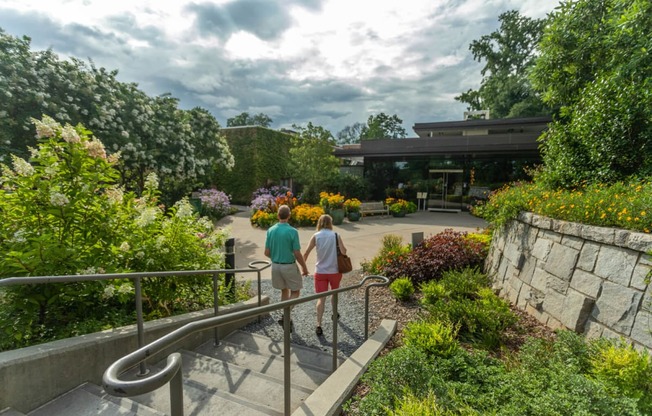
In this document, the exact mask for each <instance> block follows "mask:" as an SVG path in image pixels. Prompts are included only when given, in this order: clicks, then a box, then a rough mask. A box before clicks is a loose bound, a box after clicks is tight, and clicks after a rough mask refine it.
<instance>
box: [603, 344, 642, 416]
mask: <svg viewBox="0 0 652 416" xmlns="http://www.w3.org/2000/svg"><path fill="white" fill-rule="evenodd" d="M591 374H593V376H594V377H595V378H596V379H597V380H600V381H601V382H603V383H604V384H605V385H606V386H608V389H610V391H611V392H612V393H613V394H614V395H616V396H619V395H624V396H627V397H632V398H634V399H638V408H639V410H640V411H641V413H643V414H652V362H651V360H650V356H649V354H648V353H647V351H643V352H639V351H636V350H635V349H634V347H633V346H632V345H631V344H627V343H625V342H624V341H621V342H619V343H618V342H615V341H613V342H604V343H600V344H599V345H598V346H597V348H596V350H595V352H594V354H592V356H591Z"/></svg>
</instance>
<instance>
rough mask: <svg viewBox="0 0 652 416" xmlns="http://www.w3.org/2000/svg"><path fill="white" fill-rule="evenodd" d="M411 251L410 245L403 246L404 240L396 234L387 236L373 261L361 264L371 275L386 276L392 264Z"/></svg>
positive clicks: (384, 237)
mask: <svg viewBox="0 0 652 416" xmlns="http://www.w3.org/2000/svg"><path fill="white" fill-rule="evenodd" d="M410 251H411V247H410V246H409V245H407V244H406V245H404V244H403V238H402V237H401V236H399V235H396V234H386V235H384V236H383V239H382V246H381V248H380V251H379V253H378V255H376V256H375V257H374V258H373V259H371V261H369V262H367V261H363V262H362V263H361V266H362V270H363V271H365V272H366V273H369V274H380V275H383V276H384V275H385V270H386V269H387V267H388V266H389V265H391V264H394V263H398V262H400V261H402V259H403V258H404V257H405V256H407V254H408V253H409V252H410Z"/></svg>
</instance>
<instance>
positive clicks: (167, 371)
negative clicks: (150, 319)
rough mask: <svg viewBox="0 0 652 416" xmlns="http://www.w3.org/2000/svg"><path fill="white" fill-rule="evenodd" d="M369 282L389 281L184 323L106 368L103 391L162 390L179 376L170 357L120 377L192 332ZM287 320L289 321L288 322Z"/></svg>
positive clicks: (174, 396)
mask: <svg viewBox="0 0 652 416" xmlns="http://www.w3.org/2000/svg"><path fill="white" fill-rule="evenodd" d="M370 279H373V280H380V282H376V283H372V284H370V286H371V285H374V286H386V285H388V284H389V279H388V278H387V277H385V276H378V275H371V276H366V277H365V278H364V279H362V280H361V281H360V282H359V283H358V284H355V285H351V286H346V287H340V288H338V289H334V290H329V291H327V292H321V293H316V294H314V295H308V296H305V297H301V298H296V299H290V300H286V301H283V302H278V303H274V304H271V305H265V306H258V307H256V308H253V309H249V310H246V311H239V312H234V313H230V314H228V315H222V316H215V317H211V318H205V319H202V320H198V321H194V322H190V323H187V324H185V325H183V326H182V327H180V328H177V329H176V330H174V331H172V332H170V333H168V334H167V335H164V336H163V337H161V338H159V339H157V340H155V341H153V342H151V343H149V344H147V345H145V346H143V347H141V348H139V349H137V350H136V351H134V352H132V353H130V354H127V355H125V356H124V357H122V358H120V359H118V360H117V361H115V362H114V363H113V364H111V365H110V366H109V368H107V370H106V371H105V372H104V375H103V377H102V385H103V387H104V390H105V391H106V392H107V393H109V394H111V395H114V396H120V397H129V396H135V395H139V394H143V393H147V392H150V391H153V390H156V389H157V388H160V387H162V386H164V385H165V384H166V383H167V382H168V381H170V380H172V379H173V378H174V377H175V375H177V374H178V373H179V372H180V369H181V361H180V360H178V361H177V360H176V359H175V358H174V357H173V356H169V357H168V360H167V365H166V366H165V368H163V369H162V370H161V371H159V372H157V373H156V374H155V375H147V376H144V377H141V378H139V379H137V380H120V374H122V373H124V372H125V371H127V370H128V369H130V368H132V367H134V366H136V365H137V364H139V363H141V362H142V361H144V360H146V359H147V358H149V357H151V356H152V355H154V354H156V353H159V352H161V351H163V350H164V349H165V348H168V347H170V346H172V345H173V344H175V343H177V342H179V341H181V340H182V339H184V338H185V337H187V336H189V335H191V334H193V333H195V332H199V331H203V330H206V329H211V328H214V327H218V326H221V325H224V324H227V323H232V322H237V321H241V320H245V319H248V318H252V317H255V316H259V315H262V314H266V313H269V312H273V311H276V310H279V309H285V311H287V312H289V310H290V308H291V307H292V306H294V305H298V304H301V303H305V302H310V301H312V300H315V299H319V298H321V297H324V296H328V295H334V296H337V294H338V293H340V292H346V291H350V290H353V289H357V288H360V287H362V286H363V285H364V284H365V282H367V281H368V280H370ZM367 293H368V290H367ZM365 309H366V310H365V318H367V317H368V311H367V309H368V302H365ZM285 315H286V317H287V316H288V315H289V314H285ZM287 319H288V320H289V318H287ZM367 326H368V320H367V319H365V327H367ZM287 329H288V328H285V330H286V331H287ZM367 332H368V331H367V329H366V328H365V337H366V334H367ZM286 335H287V334H286ZM285 339H286V342H288V341H289V336H286V337H285ZM336 348H337V347H336V345H334V346H333V349H334V350H336ZM173 355H174V354H173ZM289 359H290V356H289V354H285V360H286V361H287V365H289ZM285 383H286V385H289V380H286V381H285ZM177 389H179V390H180V389H181V385H180V384H179V386H178V387H177ZM170 390H171V391H170V396H171V405H172V407H173V412H172V415H173V416H176V415H182V414H183V406H182V405H181V404H179V403H182V402H183V393H182V391H172V390H173V389H172V387H171V389H170ZM286 390H287V388H286ZM286 394H288V393H286ZM175 408H176V409H179V408H181V412H179V413H175V412H174V409H175ZM286 410H287V409H286Z"/></svg>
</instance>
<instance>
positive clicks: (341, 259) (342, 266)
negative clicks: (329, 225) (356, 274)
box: [335, 233, 353, 273]
mask: <svg viewBox="0 0 652 416" xmlns="http://www.w3.org/2000/svg"><path fill="white" fill-rule="evenodd" d="M335 247H337V270H338V271H339V272H340V273H348V272H350V271H351V270H353V265H352V264H351V257H349V256H347V255H346V254H342V252H341V251H340V239H339V238H338V237H337V233H335Z"/></svg>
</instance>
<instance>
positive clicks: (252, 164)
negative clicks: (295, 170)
mask: <svg viewBox="0 0 652 416" xmlns="http://www.w3.org/2000/svg"><path fill="white" fill-rule="evenodd" d="M221 132H222V134H224V136H225V137H226V140H227V142H228V144H229V147H230V148H231V153H233V157H234V159H235V166H234V167H233V169H232V170H231V171H230V172H227V173H225V174H224V175H222V176H221V177H220V178H218V183H217V186H218V188H219V189H220V190H222V191H224V192H225V193H227V194H229V195H231V202H232V203H234V204H240V205H249V203H250V202H251V194H252V192H253V191H255V190H256V189H258V188H260V187H262V186H266V185H268V184H272V185H278V184H279V181H280V180H281V179H285V178H289V177H290V176H291V172H290V167H289V166H290V146H291V140H290V139H291V137H292V136H291V135H290V134H288V133H283V132H280V131H276V130H271V129H268V128H265V127H257V126H248V127H229V128H224V129H222V130H221Z"/></svg>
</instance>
